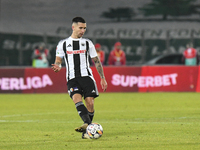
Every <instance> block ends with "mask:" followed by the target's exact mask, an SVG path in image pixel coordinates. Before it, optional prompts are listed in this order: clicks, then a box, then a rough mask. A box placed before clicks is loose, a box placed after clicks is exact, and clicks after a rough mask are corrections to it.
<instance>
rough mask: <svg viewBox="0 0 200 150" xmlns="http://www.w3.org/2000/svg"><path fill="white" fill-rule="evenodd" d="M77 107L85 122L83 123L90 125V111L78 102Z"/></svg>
mask: <svg viewBox="0 0 200 150" xmlns="http://www.w3.org/2000/svg"><path fill="white" fill-rule="evenodd" d="M75 105H76V109H77V111H78V114H79V116H80V117H81V119H82V120H83V122H84V123H87V124H90V123H91V119H90V117H89V114H88V110H87V108H86V107H85V105H84V104H83V102H78V103H76V104H75Z"/></svg>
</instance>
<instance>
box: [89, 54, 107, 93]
mask: <svg viewBox="0 0 200 150" xmlns="http://www.w3.org/2000/svg"><path fill="white" fill-rule="evenodd" d="M92 60H93V61H94V63H95V67H96V69H97V71H98V73H99V76H100V78H101V87H102V89H103V91H106V89H107V86H108V85H107V82H106V79H105V76H104V72H103V67H102V64H101V62H100V60H99V57H98V56H96V57H94V58H92Z"/></svg>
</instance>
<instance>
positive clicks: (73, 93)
mask: <svg viewBox="0 0 200 150" xmlns="http://www.w3.org/2000/svg"><path fill="white" fill-rule="evenodd" d="M78 80H79V79H72V80H69V81H68V82H67V87H68V92H69V95H70V97H71V98H72V100H73V102H74V104H75V106H76V109H77V112H78V114H79V116H80V117H81V119H82V120H83V122H84V124H83V125H82V126H80V127H77V128H75V130H76V131H77V132H83V131H85V129H86V128H87V126H88V124H90V123H91V120H90V117H89V115H88V110H87V108H86V107H85V105H84V104H83V102H82V94H83V93H82V88H81V87H80V85H79V83H78Z"/></svg>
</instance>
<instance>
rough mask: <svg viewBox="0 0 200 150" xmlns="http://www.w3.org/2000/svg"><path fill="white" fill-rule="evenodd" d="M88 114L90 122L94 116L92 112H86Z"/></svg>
mask: <svg viewBox="0 0 200 150" xmlns="http://www.w3.org/2000/svg"><path fill="white" fill-rule="evenodd" d="M88 114H89V117H90V120H91V122H92V120H93V117H94V112H88Z"/></svg>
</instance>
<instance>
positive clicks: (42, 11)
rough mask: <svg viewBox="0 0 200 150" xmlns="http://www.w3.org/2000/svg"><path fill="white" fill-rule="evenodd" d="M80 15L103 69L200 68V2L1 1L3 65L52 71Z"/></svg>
mask: <svg viewBox="0 0 200 150" xmlns="http://www.w3.org/2000/svg"><path fill="white" fill-rule="evenodd" d="M76 16H81V17H83V18H84V19H85V20H86V22H87V32H86V34H85V35H84V37H87V38H90V39H91V40H92V41H93V43H94V44H95V48H96V50H97V52H98V55H99V57H100V58H101V61H102V64H103V65H156V64H176V65H177V64H179V65H183V64H186V65H198V64H199V57H198V53H200V0H139V1H136V0H101V1H93V0H73V1H69V0H57V1H54V0H48V1H47V0H38V1H32V0H26V1H22V0H15V1H13V0H0V66H1V67H4V66H6V67H7V66H33V67H37V66H40V67H48V66H49V65H50V64H51V63H54V60H55V50H56V46H57V44H58V42H59V41H60V40H61V39H63V38H66V37H68V36H70V35H71V19H72V18H73V17H76ZM185 50H187V51H186V52H185ZM37 60H40V61H37ZM91 65H92V62H91Z"/></svg>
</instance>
